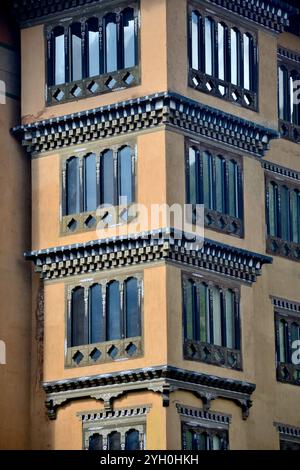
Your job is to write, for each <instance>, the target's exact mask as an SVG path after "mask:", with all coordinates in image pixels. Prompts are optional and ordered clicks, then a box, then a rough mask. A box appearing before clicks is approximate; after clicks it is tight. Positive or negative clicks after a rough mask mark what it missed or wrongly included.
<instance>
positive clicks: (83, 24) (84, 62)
mask: <svg viewBox="0 0 300 470" xmlns="http://www.w3.org/2000/svg"><path fill="white" fill-rule="evenodd" d="M80 25H81V69H82V70H81V75H82V78H83V79H84V78H87V77H88V76H89V74H88V63H87V62H88V54H87V49H86V43H87V44H88V40H86V38H87V37H88V35H87V23H86V19H85V18H84V19H82V20H81V22H80Z"/></svg>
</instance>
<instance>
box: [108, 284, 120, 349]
mask: <svg viewBox="0 0 300 470" xmlns="http://www.w3.org/2000/svg"><path fill="white" fill-rule="evenodd" d="M106 321H107V341H111V340H113V339H121V309H120V286H119V283H118V282H117V281H113V282H111V283H110V284H108V286H107V296H106Z"/></svg>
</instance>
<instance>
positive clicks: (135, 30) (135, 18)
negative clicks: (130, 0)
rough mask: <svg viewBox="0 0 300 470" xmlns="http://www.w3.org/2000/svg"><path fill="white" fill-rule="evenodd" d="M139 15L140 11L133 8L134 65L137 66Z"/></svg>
mask: <svg viewBox="0 0 300 470" xmlns="http://www.w3.org/2000/svg"><path fill="white" fill-rule="evenodd" d="M139 15H140V11H139V9H138V8H137V7H136V6H135V7H134V51H135V61H134V63H135V65H138V63H139V43H140V38H139Z"/></svg>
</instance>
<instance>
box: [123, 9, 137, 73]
mask: <svg viewBox="0 0 300 470" xmlns="http://www.w3.org/2000/svg"><path fill="white" fill-rule="evenodd" d="M123 34H124V68H127V67H134V65H135V34H134V17H133V9H132V8H128V9H126V10H125V11H124V13H123Z"/></svg>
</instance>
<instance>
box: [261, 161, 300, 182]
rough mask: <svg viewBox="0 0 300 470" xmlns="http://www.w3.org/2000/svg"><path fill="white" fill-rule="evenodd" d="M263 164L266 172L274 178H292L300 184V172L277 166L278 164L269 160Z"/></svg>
mask: <svg viewBox="0 0 300 470" xmlns="http://www.w3.org/2000/svg"><path fill="white" fill-rule="evenodd" d="M261 164H262V167H263V168H264V169H265V170H266V172H267V173H270V174H272V176H273V177H274V176H277V177H278V178H282V177H283V178H290V179H292V180H295V181H299V182H300V172H298V171H296V170H293V169H291V168H286V167H284V166H281V165H277V163H273V162H268V161H267V160H263V161H262V162H261Z"/></svg>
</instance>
